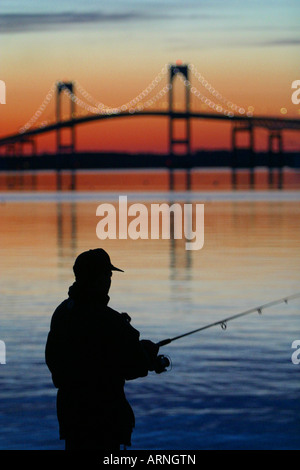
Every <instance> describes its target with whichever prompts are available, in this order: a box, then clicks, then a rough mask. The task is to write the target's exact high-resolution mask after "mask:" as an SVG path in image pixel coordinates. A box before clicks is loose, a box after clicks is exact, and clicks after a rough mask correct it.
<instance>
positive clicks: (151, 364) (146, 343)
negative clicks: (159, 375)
mask: <svg viewBox="0 0 300 470" xmlns="http://www.w3.org/2000/svg"><path fill="white" fill-rule="evenodd" d="M140 343H141V345H142V347H143V349H144V352H145V354H146V356H147V359H148V369H149V370H150V371H152V370H155V367H156V358H157V353H158V351H159V346H157V344H155V343H153V342H152V341H150V340H149V339H142V340H141V341H140Z"/></svg>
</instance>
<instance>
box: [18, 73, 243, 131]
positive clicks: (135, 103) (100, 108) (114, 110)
mask: <svg viewBox="0 0 300 470" xmlns="http://www.w3.org/2000/svg"><path fill="white" fill-rule="evenodd" d="M170 67H171V66H170V65H168V64H165V65H164V66H163V68H162V69H161V71H160V72H159V73H158V74H157V76H156V77H155V78H154V79H153V80H152V81H151V82H150V83H149V85H148V86H147V87H145V89H144V90H143V91H141V92H140V93H139V94H138V95H137V96H136V97H135V98H133V99H131V100H130V101H128V102H127V103H124V104H122V105H120V106H117V107H112V106H108V105H105V104H104V103H102V102H100V101H97V100H96V99H95V98H93V97H92V96H91V95H90V94H89V93H88V92H87V91H86V90H85V89H84V88H83V86H81V85H80V83H78V82H76V91H78V92H79V93H80V95H81V96H82V97H83V98H85V100H86V101H88V103H90V104H88V103H86V102H85V101H83V99H81V98H79V97H78V96H76V95H75V94H74V93H72V92H71V91H70V90H69V89H68V88H67V87H66V88H65V89H63V92H64V93H66V94H67V95H68V97H69V98H70V99H71V100H72V101H74V102H75V103H76V104H77V105H78V106H79V107H81V108H83V109H85V111H87V112H89V113H92V114H119V113H121V112H125V111H129V112H130V113H135V112H137V111H142V110H143V109H146V108H149V107H151V106H152V105H153V104H154V103H156V102H157V101H158V100H159V99H161V98H162V97H163V96H165V95H166V93H167V92H168V91H169V90H170V88H172V85H171V84H168V85H166V86H164V87H163V88H162V89H161V90H160V91H158V92H157V93H156V95H154V96H152V97H151V98H150V97H149V95H150V93H151V92H152V91H153V90H154V89H155V88H156V87H157V86H158V84H159V83H160V82H161V81H162V79H163V78H164V77H165V75H166V74H167V72H168V71H169V70H170ZM188 69H189V70H190V71H191V72H192V74H193V75H194V76H195V77H196V78H197V80H198V81H199V82H200V83H201V85H202V86H203V87H204V88H205V90H207V91H208V92H209V93H210V94H211V95H212V96H213V97H214V98H215V99H216V100H217V101H219V102H221V103H222V104H219V103H216V102H215V101H214V100H213V99H210V98H208V97H207V96H205V95H204V94H203V93H202V92H201V91H200V90H199V89H198V88H196V87H195V86H191V82H190V81H188V80H185V79H184V77H182V76H181V74H179V77H180V79H181V80H182V81H183V83H184V85H185V86H186V87H190V91H191V93H192V94H193V95H195V96H196V98H198V99H199V100H200V101H201V102H202V103H203V104H205V105H207V106H209V107H210V108H211V109H213V110H214V111H216V112H218V113H223V114H224V115H225V116H228V117H232V116H234V113H235V112H237V113H239V114H241V115H243V114H245V109H244V108H243V107H241V106H238V105H237V104H235V103H233V102H232V101H230V100H228V99H227V98H225V97H224V96H223V95H222V94H221V93H220V92H219V91H218V90H216V89H215V88H214V87H213V86H212V85H211V84H210V83H209V82H208V81H207V80H206V79H205V77H204V76H203V75H202V74H201V73H200V72H198V70H197V69H196V67H195V65H193V64H190V65H188ZM58 83H60V82H58ZM56 86H57V83H54V84H53V85H52V86H51V88H50V90H49V91H48V93H47V94H46V96H45V98H44V100H43V102H42V103H41V105H40V106H39V108H38V109H37V110H36V112H35V113H34V114H33V116H32V117H31V118H30V119H29V120H28V121H27V123H26V124H24V125H23V126H22V127H21V128H20V129H19V133H20V134H22V133H25V132H26V131H27V130H29V129H30V128H31V127H32V126H33V125H34V124H35V123H36V122H37V120H38V119H39V118H40V116H41V115H42V113H43V112H44V111H45V109H46V107H47V106H48V105H49V103H50V101H51V100H52V98H53V95H54V93H55V89H56ZM147 97H149V99H147V101H144V100H145V98H147ZM224 105H225V106H226V108H225V107H224ZM227 108H228V109H227ZM250 115H252V113H247V116H250ZM46 124H47V123H46V122H45V121H44V122H43V123H42V125H44V126H45V125H46Z"/></svg>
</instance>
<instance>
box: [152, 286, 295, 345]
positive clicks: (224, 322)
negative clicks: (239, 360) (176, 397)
mask: <svg viewBox="0 0 300 470" xmlns="http://www.w3.org/2000/svg"><path fill="white" fill-rule="evenodd" d="M298 297H300V292H299V293H298V294H294V295H290V296H288V297H283V298H281V299H278V300H273V301H272V302H269V303H267V304H264V305H260V306H259V307H254V308H251V309H250V310H246V311H245V312H241V313H237V314H236V315H232V316H230V317H227V318H224V319H223V320H219V321H216V322H214V323H210V324H209V325H205V326H202V327H201V328H197V329H196V330H192V331H189V332H188V333H184V334H182V335H179V336H174V338H167V339H163V340H162V341H159V342H158V343H156V344H157V346H159V347H162V346H165V345H166V344H170V343H172V342H173V341H176V340H177V339H180V338H184V337H185V336H189V335H193V334H194V333H198V332H199V331H203V330H207V329H208V328H212V327H213V326H217V325H220V326H221V328H222V329H223V330H226V328H227V323H228V322H229V321H231V320H234V319H236V318H240V317H243V316H245V315H249V314H250V313H254V312H257V313H259V314H262V311H263V310H264V309H266V308H270V307H273V306H274V305H279V304H283V303H285V304H287V303H288V302H289V301H290V300H293V299H296V298H298Z"/></svg>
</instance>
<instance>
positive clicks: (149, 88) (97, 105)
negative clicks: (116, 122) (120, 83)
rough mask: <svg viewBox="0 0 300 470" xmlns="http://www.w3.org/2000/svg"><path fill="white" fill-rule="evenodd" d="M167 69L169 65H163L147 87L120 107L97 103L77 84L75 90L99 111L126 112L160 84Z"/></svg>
mask: <svg viewBox="0 0 300 470" xmlns="http://www.w3.org/2000/svg"><path fill="white" fill-rule="evenodd" d="M168 69H169V65H168V64H165V65H164V66H163V68H162V69H161V71H160V72H159V73H158V74H157V76H156V77H155V78H154V79H153V80H152V82H151V83H149V85H148V86H147V87H146V88H145V89H144V90H143V91H141V92H140V93H139V94H138V95H137V96H136V97H135V98H133V99H132V100H130V101H128V102H127V103H124V104H122V105H120V106H117V107H111V106H107V105H105V104H104V103H102V102H101V101H97V100H96V99H95V98H93V97H92V96H91V95H90V94H89V93H88V92H87V91H86V90H85V89H84V88H83V87H82V86H81V85H80V83H78V82H76V90H77V91H79V93H80V94H81V95H82V96H83V97H84V98H85V99H86V100H87V101H89V102H90V103H92V104H93V107H95V108H99V109H100V110H109V111H111V112H115V110H118V111H117V112H121V111H128V110H129V109H131V108H134V107H135V106H136V105H137V104H138V103H139V102H140V101H142V100H143V99H145V98H146V97H147V96H148V95H149V94H150V93H151V92H152V91H153V90H154V89H155V88H156V87H157V85H158V84H159V83H160V82H161V80H162V79H163V77H164V76H165V75H166V73H167V71H168Z"/></svg>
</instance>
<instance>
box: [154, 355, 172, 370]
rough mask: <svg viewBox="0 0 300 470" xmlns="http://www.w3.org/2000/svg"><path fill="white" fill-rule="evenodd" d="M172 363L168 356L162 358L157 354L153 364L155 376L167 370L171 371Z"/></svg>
mask: <svg viewBox="0 0 300 470" xmlns="http://www.w3.org/2000/svg"><path fill="white" fill-rule="evenodd" d="M171 368H172V363H171V359H170V358H169V356H164V355H163V354H159V355H158V356H157V357H156V359H155V364H154V371H155V372H156V373H157V374H161V373H162V372H167V370H171Z"/></svg>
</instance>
